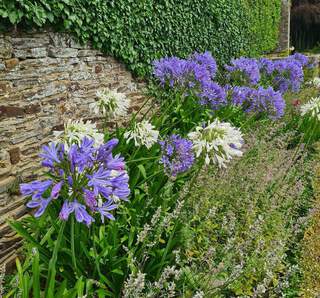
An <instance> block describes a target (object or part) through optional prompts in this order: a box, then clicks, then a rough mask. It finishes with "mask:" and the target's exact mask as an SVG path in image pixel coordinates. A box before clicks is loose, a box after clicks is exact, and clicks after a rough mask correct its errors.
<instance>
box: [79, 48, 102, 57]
mask: <svg viewBox="0 0 320 298" xmlns="http://www.w3.org/2000/svg"><path fill="white" fill-rule="evenodd" d="M98 53H99V52H98V51H96V50H79V52H78V57H90V56H92V57H95V56H97V55H98Z"/></svg>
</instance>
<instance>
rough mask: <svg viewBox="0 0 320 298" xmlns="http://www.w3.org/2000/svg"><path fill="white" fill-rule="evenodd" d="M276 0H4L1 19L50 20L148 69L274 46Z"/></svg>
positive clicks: (14, 21)
mask: <svg viewBox="0 0 320 298" xmlns="http://www.w3.org/2000/svg"><path fill="white" fill-rule="evenodd" d="M280 2H281V1H280V0H183V1H180V0H143V1H137V0H108V1H106V0H90V1H89V0H59V1H52V0H2V1H0V23H1V25H2V27H3V25H4V26H5V27H7V26H8V25H11V24H21V25H23V28H25V27H26V26H31V27H33V26H39V27H42V26H53V27H54V28H55V29H57V30H63V31H70V32H72V33H73V34H75V35H76V36H77V38H79V40H80V41H87V40H91V41H92V42H93V45H94V46H95V47H96V48H98V49H101V50H102V51H104V52H105V53H108V54H112V55H114V56H115V57H117V58H120V59H121V60H122V61H124V62H125V63H126V64H127V65H128V67H129V68H130V69H131V70H133V71H134V72H135V73H136V74H138V75H146V74H147V73H148V72H149V71H150V69H151V68H150V64H151V63H152V61H153V60H154V59H155V58H160V57H163V56H172V55H177V56H180V57H186V56H188V55H189V54H190V53H192V52H194V51H199V52H203V51H205V50H209V51H211V52H212V53H213V55H214V56H215V57H216V58H217V59H218V61H219V62H220V63H224V62H227V61H228V60H229V59H230V58H232V57H235V56H239V55H251V56H252V55H257V54H260V53H262V52H266V51H270V50H272V49H274V48H275V46H276V44H277V39H278V27H279V26H278V25H279V19H280Z"/></svg>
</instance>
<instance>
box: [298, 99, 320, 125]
mask: <svg viewBox="0 0 320 298" xmlns="http://www.w3.org/2000/svg"><path fill="white" fill-rule="evenodd" d="M300 109H301V115H302V116H305V115H307V114H309V115H311V117H314V118H317V119H318V120H319V121H320V97H314V98H311V99H310V100H309V101H308V102H307V103H305V104H304V105H302V106H301V108H300Z"/></svg>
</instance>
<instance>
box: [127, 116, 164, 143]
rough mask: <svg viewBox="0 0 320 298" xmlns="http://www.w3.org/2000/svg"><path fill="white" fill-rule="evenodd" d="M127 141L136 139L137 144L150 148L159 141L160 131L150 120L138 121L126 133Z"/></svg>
mask: <svg viewBox="0 0 320 298" xmlns="http://www.w3.org/2000/svg"><path fill="white" fill-rule="evenodd" d="M124 137H125V139H127V143H129V142H130V140H134V144H135V146H143V145H144V146H146V147H147V148H148V149H150V148H151V147H152V146H153V144H155V143H156V142H157V141H158V137H159V131H157V130H156V129H155V127H154V126H153V125H152V124H151V123H150V122H149V121H148V120H143V121H141V122H136V123H134V125H133V128H132V129H131V130H129V131H127V132H125V133H124Z"/></svg>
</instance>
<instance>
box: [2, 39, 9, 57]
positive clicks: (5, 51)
mask: <svg viewBox="0 0 320 298" xmlns="http://www.w3.org/2000/svg"><path fill="white" fill-rule="evenodd" d="M11 56H12V45H11V43H10V42H9V41H7V40H5V39H4V38H0V58H4V59H8V58H11Z"/></svg>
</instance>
